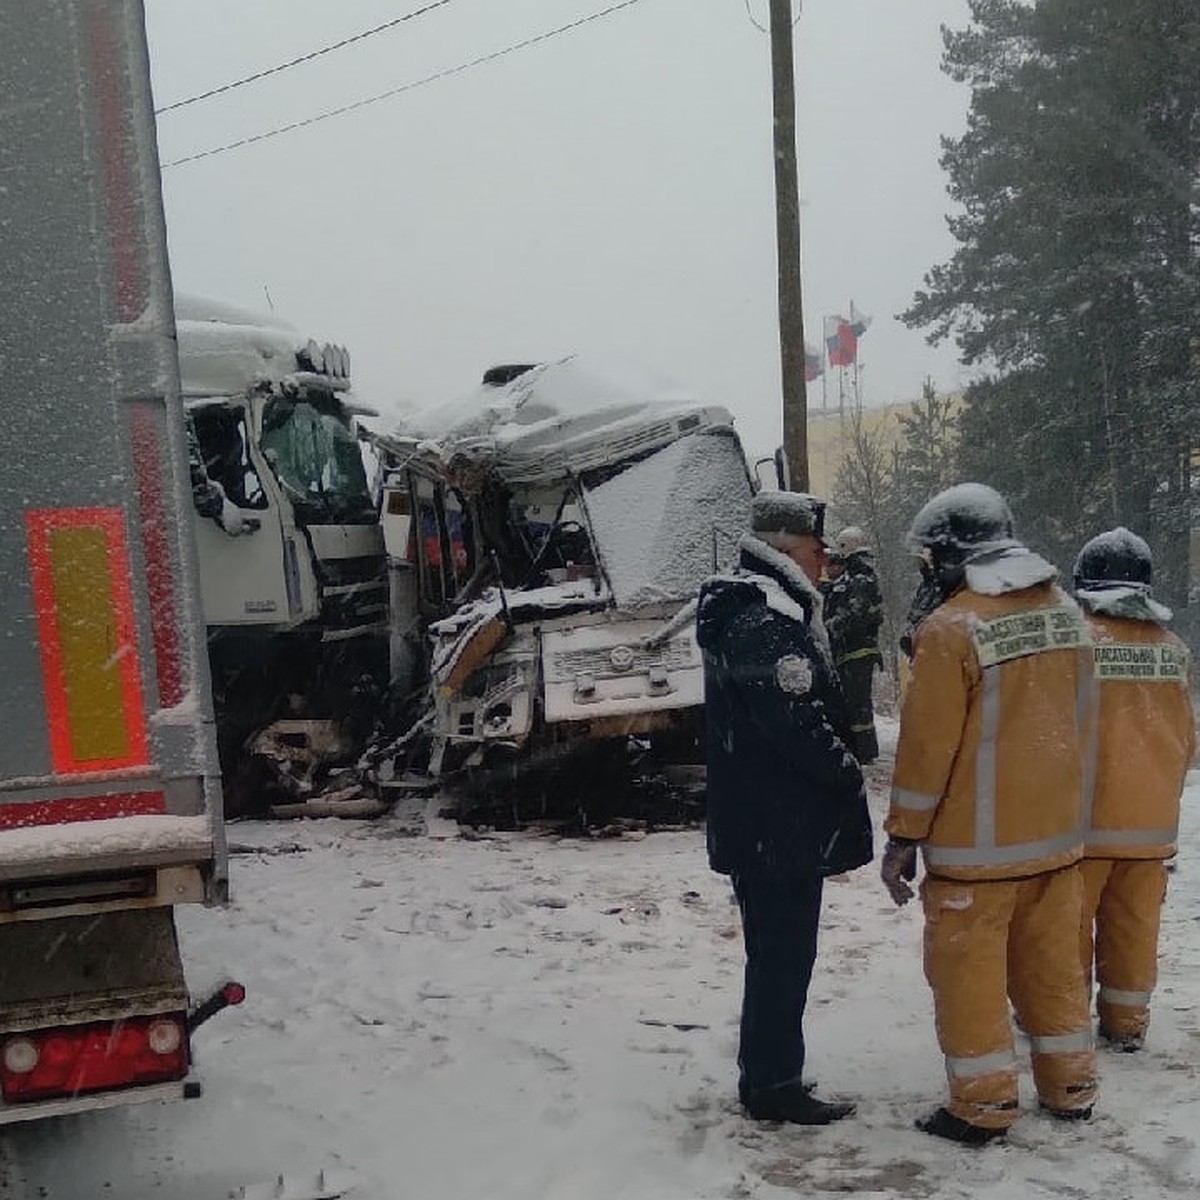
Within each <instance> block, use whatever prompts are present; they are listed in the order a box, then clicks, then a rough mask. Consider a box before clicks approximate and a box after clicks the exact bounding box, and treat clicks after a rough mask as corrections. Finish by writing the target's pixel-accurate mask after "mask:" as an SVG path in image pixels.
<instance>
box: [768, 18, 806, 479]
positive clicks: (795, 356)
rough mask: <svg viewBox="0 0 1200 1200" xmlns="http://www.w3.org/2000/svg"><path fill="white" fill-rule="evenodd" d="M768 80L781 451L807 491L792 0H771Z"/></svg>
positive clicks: (791, 471) (790, 469)
mask: <svg viewBox="0 0 1200 1200" xmlns="http://www.w3.org/2000/svg"><path fill="white" fill-rule="evenodd" d="M771 79H772V88H771V91H772V95H773V97H774V114H775V241H776V247H777V256H778V260H779V356H780V368H781V371H780V373H781V377H782V382H783V452H784V454H785V456H786V457H787V462H788V470H789V472H790V474H791V480H790V482H791V486H792V488H793V489H794V490H795V491H798V492H806V491H808V486H809V485H808V388H807V385H806V383H805V379H804V305H803V302H802V300H801V294H800V178H799V172H798V170H797V167H796V80H795V69H794V66H793V59H792V0H771Z"/></svg>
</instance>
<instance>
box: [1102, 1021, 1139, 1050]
mask: <svg viewBox="0 0 1200 1200" xmlns="http://www.w3.org/2000/svg"><path fill="white" fill-rule="evenodd" d="M1100 1040H1101V1041H1102V1042H1104V1043H1105V1044H1106V1045H1108V1046H1109V1047H1111V1048H1112V1049H1113V1050H1119V1051H1120V1052H1121V1053H1122V1054H1136V1053H1137V1052H1138V1051H1139V1050H1140V1049H1141V1048H1142V1047H1143V1046H1144V1045H1145V1044H1146V1035H1145V1034H1144V1033H1109V1031H1108V1030H1107V1029H1105V1028H1104V1026H1103V1025H1101V1026H1100Z"/></svg>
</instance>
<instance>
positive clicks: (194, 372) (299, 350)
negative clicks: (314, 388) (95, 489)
mask: <svg viewBox="0 0 1200 1200" xmlns="http://www.w3.org/2000/svg"><path fill="white" fill-rule="evenodd" d="M175 329H176V334H177V337H178V343H179V373H180V376H181V380H182V385H183V394H184V396H185V397H196V396H238V395H243V394H244V393H245V392H247V391H249V390H251V389H252V388H254V387H256V386H257V385H259V384H260V383H263V382H271V383H278V382H280V381H282V380H284V379H287V378H289V377H296V378H301V377H303V378H307V379H309V380H313V379H314V378H317V377H319V376H322V375H323V376H324V377H325V378H326V386H329V387H330V388H331V389H332V390H335V391H339V392H344V391H345V390H346V389H348V388H349V386H350V385H349V373H350V370H349V368H350V363H349V356H348V355H347V354H346V352H345V350H344V349H342V348H341V347H340V346H338V347H334V346H330V345H329V344H328V343H326V344H325V345H324V346H323V347H318V345H317V343H316V342H315V341H314V340H312V339H311V338H306V337H304V336H303V335H302V334H301V333H299V332H298V331H297V330H296V329H295V328H294V327H293V326H291V325H289V324H288V323H287V322H286V321H281V320H280V319H279V318H278V317H276V316H274V315H273V314H266V313H256V312H251V311H250V310H248V309H244V308H241V307H239V306H237V305H234V304H228V303H226V302H225V301H223V300H211V299H208V298H207V297H200V296H188V295H177V296H176V297H175ZM314 358H315V359H316V360H317V361H316V362H315V363H314V362H313V361H312V360H313V359H314ZM326 359H328V360H329V361H328V362H326V361H325V360H326ZM310 367H311V368H314V369H311V370H310V369H309V368H310ZM362 411H369V410H365V409H364V410H362Z"/></svg>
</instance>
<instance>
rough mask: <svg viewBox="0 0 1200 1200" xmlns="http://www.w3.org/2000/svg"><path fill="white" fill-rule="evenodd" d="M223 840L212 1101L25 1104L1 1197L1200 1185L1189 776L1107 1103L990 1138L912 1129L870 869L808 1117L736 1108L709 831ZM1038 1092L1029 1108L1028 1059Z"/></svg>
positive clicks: (853, 901)
mask: <svg viewBox="0 0 1200 1200" xmlns="http://www.w3.org/2000/svg"><path fill="white" fill-rule="evenodd" d="M893 735H894V731H893ZM885 770H886V769H885V768H884V767H883V766H882V765H881V766H880V768H879V769H878V770H876V769H875V768H872V771H873V796H874V808H875V811H876V815H877V816H878V815H879V814H880V812H881V810H882V808H883V778H884V775H885ZM230 832H231V841H232V842H233V843H234V844H235V845H236V846H239V847H243V848H248V849H249V848H252V849H253V851H254V852H252V853H242V854H239V855H237V856H236V857H235V859H234V861H233V864H232V865H233V874H234V884H235V889H236V901H235V903H234V905H233V906H232V907H231V908H230V909H228V910H227V911H225V912H204V911H195V912H187V913H184V914H183V917H182V921H181V936H182V941H183V945H184V948H185V954H186V957H187V959H188V966H189V972H190V979H191V982H192V986H193V988H194V989H196V990H201V989H202V988H203V987H204V986H205V985H206V984H208V983H209V982H210V981H215V980H217V979H218V978H219V977H221V976H222V975H223V974H226V973H228V974H233V975H235V976H237V977H238V978H241V979H243V980H244V981H245V982H246V984H247V986H248V988H249V999H248V1001H247V1003H246V1005H245V1007H244V1008H243V1009H241V1010H237V1011H233V1012H229V1013H225V1014H222V1015H221V1016H218V1017H217V1018H215V1019H214V1020H213V1021H212V1022H211V1023H210V1024H209V1025H207V1026H206V1027H204V1028H203V1029H202V1030H201V1031H200V1032H199V1033H198V1035H197V1038H196V1051H197V1058H198V1066H199V1070H200V1073H201V1075H202V1077H203V1079H204V1083H205V1094H204V1096H203V1097H202V1098H201V1099H199V1100H196V1101H193V1102H190V1103H180V1104H173V1105H155V1106H144V1107H140V1108H130V1109H125V1110H117V1111H111V1112H104V1113H98V1114H92V1115H89V1116H86V1117H81V1118H73V1119H70V1120H64V1121H58V1122H52V1123H47V1124H44V1125H41V1126H36V1127H15V1128H10V1129H9V1130H8V1131H7V1132H4V1133H2V1134H0V1196H4V1197H5V1198H6V1200H31V1198H32V1197H37V1198H38V1200H90V1198H91V1197H113V1198H114V1200H168V1198H169V1200H224V1198H225V1197H228V1196H229V1195H231V1194H236V1193H237V1190H238V1189H239V1188H241V1187H243V1186H245V1185H247V1184H254V1183H257V1182H259V1181H263V1180H266V1179H269V1178H272V1177H273V1176H275V1175H276V1174H278V1173H279V1172H280V1171H287V1172H289V1173H293V1174H294V1175H295V1176H297V1177H300V1176H304V1175H305V1174H307V1175H309V1176H311V1175H312V1174H313V1173H315V1172H316V1171H317V1170H318V1169H319V1168H325V1169H328V1170H330V1171H331V1173H336V1172H338V1171H341V1172H343V1173H346V1172H350V1173H352V1178H353V1179H354V1180H355V1181H356V1183H355V1187H354V1190H353V1191H352V1192H351V1195H353V1196H354V1197H356V1198H358V1200H393V1198H396V1200H400V1198H408V1197H412V1198H415V1200H476V1198H482V1197H487V1200H537V1198H542V1197H545V1198H556V1200H557V1198H564V1200H568V1198H569V1200H591V1198H593V1197H594V1198H596V1200H626V1198H627V1200H646V1198H654V1200H659V1198H661V1200H700V1198H708V1197H728V1198H741V1200H745V1198H754V1200H775V1198H778V1197H795V1196H812V1195H820V1194H822V1193H832V1192H845V1191H856V1192H858V1193H860V1194H866V1195H872V1194H874V1195H880V1196H882V1195H888V1196H895V1195H900V1196H913V1197H934V1198H937V1200H951V1198H959V1197H964V1198H965V1197H972V1198H975V1200H1025V1198H1027V1197H1080V1198H1082V1197H1088V1196H1103V1197H1105V1200H1119V1198H1122V1197H1130V1198H1137V1200H1142V1198H1145V1200H1150V1198H1152V1197H1153V1198H1158V1197H1163V1196H1168V1197H1170V1196H1180V1197H1183V1196H1188V1197H1194V1196H1195V1195H1196V1194H1197V1193H1198V1192H1200V1149H1198V1148H1197V1139H1198V1137H1200V1134H1198V1133H1197V1131H1198V1130H1200V1081H1198V1074H1200V855H1198V854H1197V850H1200V775H1195V774H1194V775H1193V776H1192V784H1191V787H1190V788H1189V793H1188V796H1187V798H1186V813H1185V830H1184V849H1183V852H1182V853H1181V856H1180V857H1181V867H1180V870H1179V872H1178V873H1177V874H1176V875H1174V876H1173V878H1172V885H1171V888H1172V890H1171V895H1170V897H1169V899H1168V907H1167V914H1166V917H1165V921H1164V934H1163V970H1162V978H1161V980H1160V985H1159V990H1158V993H1157V996H1156V1003H1155V1008H1154V1021H1153V1025H1152V1028H1151V1033H1150V1042H1149V1046H1148V1049H1147V1051H1146V1052H1145V1053H1143V1054H1141V1055H1137V1056H1115V1055H1112V1054H1108V1053H1105V1054H1103V1055H1102V1059H1101V1065H1102V1073H1103V1092H1102V1096H1101V1101H1100V1104H1099V1107H1098V1111H1097V1116H1096V1118H1095V1119H1094V1120H1093V1121H1092V1122H1091V1123H1090V1124H1088V1125H1086V1126H1083V1127H1080V1128H1069V1127H1063V1126H1060V1125H1057V1124H1054V1123H1052V1122H1050V1121H1048V1120H1046V1119H1045V1118H1043V1117H1040V1116H1037V1115H1035V1114H1033V1113H1031V1112H1027V1113H1026V1115H1025V1117H1024V1118H1023V1119H1022V1121H1021V1122H1020V1123H1019V1124H1018V1126H1017V1127H1016V1129H1015V1130H1014V1132H1013V1134H1012V1135H1011V1137H1010V1140H1009V1144H1008V1145H1007V1146H1004V1147H989V1148H987V1149H986V1150H984V1151H982V1152H973V1151H969V1150H963V1149H959V1148H957V1147H953V1146H949V1145H946V1144H944V1143H939V1142H935V1141H933V1140H931V1139H929V1138H927V1137H925V1136H923V1135H921V1134H918V1133H916V1132H914V1131H913V1130H912V1129H911V1122H912V1119H913V1118H914V1117H915V1116H916V1115H918V1114H919V1113H921V1112H922V1111H924V1110H925V1109H926V1108H928V1107H930V1106H932V1105H933V1104H935V1103H936V1102H937V1101H938V1099H939V1098H940V1096H941V1091H942V1086H943V1077H942V1068H941V1060H940V1057H939V1054H938V1051H937V1047H936V1044H935V1041H934V1036H933V1023H932V1014H931V1002H930V997H929V993H928V989H927V987H926V985H925V982H924V979H923V977H922V975H921V967H920V940H921V921H920V914H919V912H918V911H917V910H916V909H915V907H912V906H910V908H909V909H906V910H903V911H897V910H895V909H894V908H893V907H892V905H891V903H890V901H888V899H887V897H886V895H885V893H884V892H883V890H882V887H881V885H880V884H879V881H878V877H877V874H876V869H875V868H868V869H866V870H864V871H861V872H858V873H857V874H856V875H854V876H853V877H852V878H850V879H848V880H835V881H831V883H830V884H829V886H828V891H827V903H826V912H825V918H824V925H823V934H822V938H823V941H822V954H821V958H820V960H819V962H818V967H817V974H816V978H815V980H814V984H813V988H812V992H811V997H810V1004H811V1007H810V1018H809V1022H808V1029H809V1042H810V1071H811V1074H812V1076H813V1077H814V1078H816V1079H817V1080H818V1081H819V1083H820V1087H821V1090H822V1091H823V1092H825V1093H844V1094H846V1095H850V1096H853V1097H856V1098H857V1099H858V1100H859V1116H858V1118H857V1119H856V1120H854V1121H849V1122H846V1123H845V1124H844V1125H841V1126H837V1127H833V1128H829V1129H823V1130H814V1129H797V1128H788V1127H777V1126H769V1125H757V1124H754V1123H752V1122H748V1121H746V1120H745V1119H743V1118H742V1117H741V1116H740V1115H739V1113H738V1111H737V1109H736V1106H735V1104H734V1102H733V1099H732V1093H733V1084H734V1068H733V1059H734V1053H735V1045H736V1017H737V1006H738V1000H739V992H740V967H741V948H740V942H739V937H738V926H737V920H736V910H735V909H734V908H733V906H732V905H731V903H730V894H729V889H728V885H727V884H726V882H725V881H724V880H723V879H720V878H718V877H716V876H713V875H712V874H710V873H709V871H708V870H707V868H706V865H705V859H704V849H703V835H702V834H701V833H700V832H686V833H665V834H655V835H651V836H649V837H646V838H643V839H640V840H639V839H635V838H623V839H620V840H605V841H592V842H584V841H571V840H558V839H555V838H551V837H546V836H536V835H524V834H517V835H509V834H504V835H496V836H492V837H484V838H480V839H475V840H472V839H467V838H462V837H456V836H449V837H439V836H433V837H428V838H421V839H413V838H407V837H401V836H398V835H397V833H396V831H395V830H393V829H391V828H390V827H389V825H388V823H387V822H386V821H380V822H375V823H363V824H358V823H352V822H347V823H338V822H332V821H326V822H317V823H312V824H305V825H298V824H297V825H271V824H252V823H248V824H240V825H237V826H234V827H231V831H230ZM1022 1088H1023V1101H1024V1103H1025V1105H1026V1107H1027V1108H1028V1106H1029V1105H1030V1103H1031V1101H1032V1097H1031V1087H1030V1081H1029V1075H1028V1069H1027V1067H1026V1069H1025V1071H1024V1073H1023V1076H1022Z"/></svg>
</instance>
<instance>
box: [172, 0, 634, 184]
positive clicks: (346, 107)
mask: <svg viewBox="0 0 1200 1200" xmlns="http://www.w3.org/2000/svg"><path fill="white" fill-rule="evenodd" d="M640 3H641V0H621V3H619V4H610V5H609V6H608V8H604V9H601V10H600V11H599V12H594V13H592V14H591V15H590V16H586V17H580V18H579V20H577V21H571V22H570V23H569V24H567V25H560V26H559V27H558V28H557V29H551V30H548V31H547V32H546V33H539V34H537V35H536V36H534V37H531V38H526V39H525V40H524V41H521V42H514V43H513V44H512V45H511V46H505V47H504V49H502V50H493V51H492V53H491V54H482V55H480V56H479V57H478V58H473V59H471V61H470V62H465V63H460V64H459V65H458V66H457V67H447V68H446V69H445V70H443V71H435V72H434V73H433V74H432V75H426V76H425V77H424V78H423V79H416V80H413V82H412V83H403V84H401V85H400V86H399V87H394V88H389V89H388V90H387V91H386V92H380V93H378V94H377V95H375V96H367V97H366V98H365V99H363V100H355V101H354V102H353V103H351V104H343V105H342V106H341V107H340V108H332V109H329V110H328V111H327V112H323V113H317V114H316V115H315V116H312V117H305V118H304V119H303V120H301V121H292V122H291V123H290V124H287V125H280V126H277V127H276V128H275V129H268V130H266V131H265V132H263V133H255V134H252V135H251V136H250V137H244V138H239V139H238V140H237V141H236V142H226V143H225V144H224V145H223V146H214V147H213V148H212V149H210V150H200V151H197V152H196V153H195V154H187V155H184V157H183V158H176V159H173V160H172V161H171V162H167V163H163V164H162V168H161V169H162V170H164V171H165V170H167V169H169V168H170V167H181V166H183V165H184V164H185V163H191V162H199V161H200V160H201V159H204V158H212V157H214V156H215V155H217V154H225V153H226V152H228V151H230V150H239V149H241V147H243V146H252V145H253V144H254V143H255V142H263V141H266V140H267V139H268V138H273V137H278V136H279V135H280V134H283V133H291V132H292V131H293V130H296V129H305V128H307V127H308V126H309V125H316V124H318V123H319V122H321V121H328V120H330V119H331V118H333V117H341V116H345V115H346V113H351V112H354V111H356V110H357V109H360V108H366V107H367V106H368V105H369V104H378V103H379V102H380V101H381V100H390V99H391V98H392V97H393V96H399V95H402V94H403V93H404V92H411V91H413V90H415V89H416V88H419V87H424V86H425V85H426V84H430V83H436V82H437V81H438V80H439V79H446V78H448V77H449V76H451V75H461V74H462V73H463V72H464V71H469V70H470V69H471V68H472V67H478V66H482V65H483V64H484V63H489V62H494V61H495V60H496V59H498V58H504V57H505V55H508V54H515V53H516V52H517V51H518V50H525V49H527V48H528V47H530V46H536V45H538V44H539V43H540V42H546V41H549V40H550V39H551V38H554V37H558V36H559V35H560V34H563V33H569V32H570V31H571V30H573V29H578V28H580V26H583V25H589V24H591V22H593V21H599V20H600V19H601V18H603V17H609V16H612V14H613V13H617V12H620V11H621V10H622V9H623V8H632V7H633V6H634V5H635V4H640Z"/></svg>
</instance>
